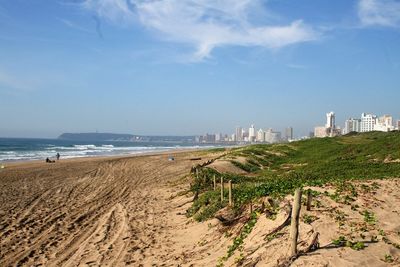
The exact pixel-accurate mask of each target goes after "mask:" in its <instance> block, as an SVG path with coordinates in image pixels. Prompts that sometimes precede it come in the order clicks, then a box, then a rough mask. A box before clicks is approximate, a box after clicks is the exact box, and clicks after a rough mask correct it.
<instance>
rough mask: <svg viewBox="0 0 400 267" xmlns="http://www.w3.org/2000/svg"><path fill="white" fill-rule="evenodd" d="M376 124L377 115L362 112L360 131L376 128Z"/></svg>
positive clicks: (369, 130)
mask: <svg viewBox="0 0 400 267" xmlns="http://www.w3.org/2000/svg"><path fill="white" fill-rule="evenodd" d="M375 124H376V115H373V114H367V113H362V114H361V127H360V132H362V133H365V132H371V131H373V130H374V128H375Z"/></svg>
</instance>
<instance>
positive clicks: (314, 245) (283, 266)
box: [278, 232, 319, 267]
mask: <svg viewBox="0 0 400 267" xmlns="http://www.w3.org/2000/svg"><path fill="white" fill-rule="evenodd" d="M318 248H319V233H318V232H316V233H314V234H313V237H312V240H311V243H310V244H309V245H308V246H307V247H306V248H305V249H304V250H301V251H299V252H297V253H296V254H295V255H293V256H292V257H290V258H289V259H286V260H284V261H283V262H279V263H278V267H289V266H290V265H292V263H293V262H294V261H295V260H296V259H298V258H299V257H301V256H303V255H306V254H307V253H309V252H311V251H315V250H317V249H318Z"/></svg>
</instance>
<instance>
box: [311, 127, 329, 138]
mask: <svg viewBox="0 0 400 267" xmlns="http://www.w3.org/2000/svg"><path fill="white" fill-rule="evenodd" d="M328 136H329V133H328V128H326V127H324V126H317V127H315V128H314V137H317V138H324V137H328Z"/></svg>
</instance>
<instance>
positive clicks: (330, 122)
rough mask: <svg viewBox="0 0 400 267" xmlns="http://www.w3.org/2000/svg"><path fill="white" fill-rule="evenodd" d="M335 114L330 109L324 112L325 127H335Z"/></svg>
mask: <svg viewBox="0 0 400 267" xmlns="http://www.w3.org/2000/svg"><path fill="white" fill-rule="evenodd" d="M335 119H336V116H335V112H333V111H331V112H329V113H327V114H326V126H325V127H326V128H331V129H335V128H336V124H335V123H336V122H335Z"/></svg>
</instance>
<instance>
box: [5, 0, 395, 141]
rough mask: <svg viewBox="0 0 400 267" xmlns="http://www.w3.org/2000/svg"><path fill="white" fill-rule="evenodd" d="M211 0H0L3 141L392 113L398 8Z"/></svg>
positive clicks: (197, 130) (308, 122) (345, 0)
mask: <svg viewBox="0 0 400 267" xmlns="http://www.w3.org/2000/svg"><path fill="white" fill-rule="evenodd" d="M210 3H211V2H210V1H206V0H194V1H178V0H163V1H152V0H149V1H138V0H127V1H125V0H124V1H121V0H81V1H74V0H60V1H50V0H43V1H24V0H5V1H1V3H0V58H1V59H2V60H1V62H0V122H1V123H0V136H2V137H52V138H54V137H57V136H58V135H59V134H61V133H63V132H95V131H96V130H97V131H99V132H116V133H135V134H141V135H177V134H179V135H197V134H201V133H205V132H230V131H231V129H232V127H235V126H236V125H247V124H250V123H255V124H256V125H262V126H263V127H265V126H268V127H271V128H273V129H280V130H283V129H285V128H286V127H288V125H290V126H292V127H293V128H294V129H295V132H296V133H297V134H298V135H307V134H308V132H309V131H311V129H313V127H314V126H315V125H316V124H317V123H319V121H321V118H320V114H325V113H326V111H327V110H336V111H338V114H337V121H340V122H344V121H345V120H346V119H347V117H357V116H359V113H360V111H365V112H367V113H371V112H375V113H377V114H385V113H389V114H392V116H393V117H395V118H398V117H400V111H399V110H398V99H400V90H399V89H398V85H399V84H400V76H399V75H398V73H399V70H400V49H399V44H400V36H399V34H398V33H399V29H400V12H399V10H400V3H399V2H398V1H395V0H385V1H378V0H338V1H316V2H314V3H312V4H310V3H308V2H306V1H305V0H284V1H262V0H255V1H239V0H236V1H227V0H223V1H218V5H211V4H210ZM388 10H390V12H387V11H388ZM339 111H340V112H339ZM343 114H346V116H345V115H343ZM246 127H247V126H246ZM257 130H258V129H257Z"/></svg>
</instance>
